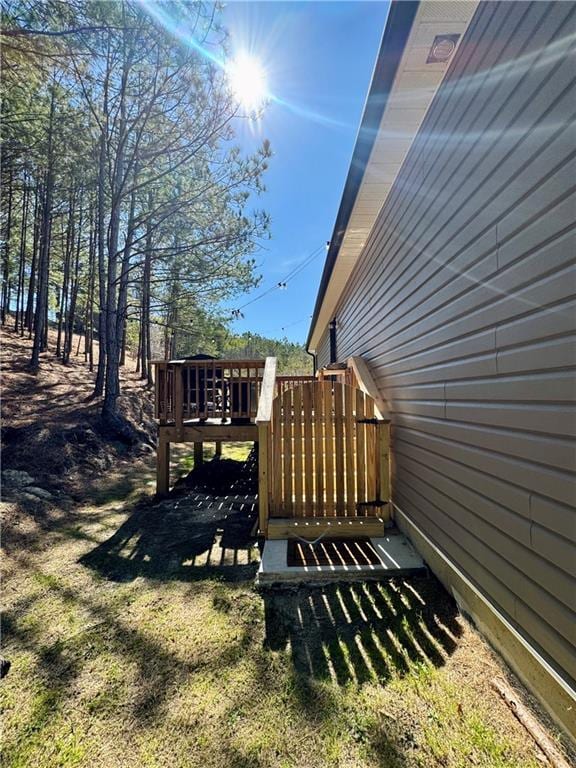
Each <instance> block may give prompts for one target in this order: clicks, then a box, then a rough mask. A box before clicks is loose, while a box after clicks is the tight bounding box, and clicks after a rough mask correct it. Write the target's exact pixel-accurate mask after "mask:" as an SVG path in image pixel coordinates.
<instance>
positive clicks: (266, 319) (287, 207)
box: [222, 1, 388, 342]
mask: <svg viewBox="0 0 576 768" xmlns="http://www.w3.org/2000/svg"><path fill="white" fill-rule="evenodd" d="M387 12H388V3H387V2H317V1H310V2H247V3H245V2H233V3H231V4H230V5H228V6H227V7H226V8H225V10H224V13H223V17H222V21H223V24H224V26H226V27H227V28H228V30H229V32H230V35H231V46H232V49H233V50H246V49H247V50H248V51H249V52H250V54H252V55H253V56H255V57H257V58H258V59H259V60H260V61H261V62H262V65H263V66H264V68H265V70H266V74H267V80H268V89H269V91H270V92H271V93H272V94H273V96H274V97H275V99H277V100H278V101H276V100H273V101H272V103H270V104H269V105H268V107H267V109H266V112H265V114H264V116H263V118H262V119H261V120H260V121H259V122H258V123H251V124H248V123H247V122H246V121H243V122H242V123H241V124H240V125H239V126H237V127H238V131H239V140H240V143H241V146H243V147H244V148H245V149H247V150H248V149H250V147H251V146H253V145H254V143H255V142H257V141H261V140H262V139H263V138H267V139H269V141H270V143H271V145H272V151H273V157H272V159H271V161H270V169H269V171H268V172H267V173H266V179H265V183H266V187H267V191H266V192H265V193H264V195H263V196H262V197H261V198H260V199H259V200H258V201H257V205H258V207H261V208H264V209H265V210H266V211H268V213H269V214H270V216H271V218H272V226H271V239H270V240H268V241H266V242H264V244H263V245H264V250H262V251H260V252H259V253H258V254H257V260H258V263H259V264H260V270H259V271H260V272H261V274H262V275H263V280H262V283H261V285H260V286H259V287H258V288H257V289H255V290H254V291H253V292H252V293H250V294H244V295H243V296H240V297H239V298H237V299H235V300H234V301H233V302H232V303H231V304H230V306H232V307H240V306H242V305H243V304H246V303H247V302H249V301H251V299H253V298H255V297H256V296H258V295H259V294H261V293H263V292H264V291H265V290H266V289H268V288H270V287H272V286H274V285H275V284H276V283H278V281H280V280H281V279H282V278H283V277H285V276H286V275H287V274H288V273H289V272H290V271H291V270H292V269H294V268H295V267H296V266H297V265H298V263H299V262H302V261H303V260H304V259H305V258H306V257H307V256H308V255H309V254H311V253H312V252H313V251H315V250H317V249H318V248H320V247H321V251H320V253H319V255H318V257H317V258H315V259H314V260H313V261H312V263H311V264H310V266H308V267H307V268H306V269H303V270H302V271H301V272H300V273H299V274H298V275H296V276H295V277H294V279H293V280H288V284H287V288H286V289H285V290H275V291H272V292H271V293H270V294H269V295H268V296H266V297H264V298H262V299H260V300H258V301H255V302H254V303H252V304H250V305H249V306H246V307H245V308H244V309H242V311H243V312H244V315H245V317H244V319H242V320H237V321H235V322H234V325H233V327H234V329H235V330H236V331H238V332H244V331H252V332H254V333H259V334H262V335H264V336H269V337H273V338H281V337H283V336H287V337H288V338H289V339H291V340H293V341H298V342H303V341H304V340H305V338H306V334H307V332H308V328H309V323H310V315H311V314H312V310H313V307H314V301H315V298H316V293H317V289H318V285H319V282H320V275H321V272H322V267H323V264H324V258H325V255H326V248H325V247H324V246H325V243H326V241H327V240H329V239H330V237H331V235H332V229H333V226H334V221H335V219H336V214H337V211H338V205H339V203H340V198H341V195H342V190H343V187H344V181H345V179H346V174H347V172H348V166H349V163H350V158H351V155H352V150H353V147H354V140H355V138H356V133H357V130H358V124H359V122H360V117H361V114H362V108H363V106H364V100H365V98H366V93H367V90H368V86H369V84H370V77H371V75H372V68H373V66H374V62H375V59H376V54H377V51H378V46H379V44H380V39H381V37H382V33H383V30H384V23H385V20H386V14H387ZM282 102H285V103H286V105H285V104H283V103H282Z"/></svg>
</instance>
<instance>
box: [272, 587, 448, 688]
mask: <svg viewBox="0 0 576 768" xmlns="http://www.w3.org/2000/svg"><path fill="white" fill-rule="evenodd" d="M263 599H264V611H265V621H266V640H265V642H266V645H267V647H269V648H270V649H271V650H281V649H285V648H287V647H288V645H289V646H290V650H291V656H292V663H293V665H294V670H295V672H296V673H297V674H298V675H299V676H303V677H304V678H315V679H319V680H333V681H334V682H337V683H338V684H340V685H345V684H346V683H349V682H356V683H358V684H362V683H365V682H368V681H373V680H379V681H380V682H384V683H385V682H387V681H388V680H390V679H391V678H393V677H397V676H404V675H406V674H407V673H408V672H409V670H410V668H411V667H412V666H413V665H414V664H432V665H434V666H436V667H438V666H442V665H443V664H444V663H445V661H446V658H447V656H449V655H450V654H451V653H453V652H454V650H455V649H456V646H457V641H458V637H459V636H460V635H461V633H462V628H461V625H460V624H459V622H458V620H457V608H456V604H455V602H454V600H453V599H452V598H451V597H450V596H449V595H448V594H447V592H446V591H445V590H444V589H443V588H442V586H441V585H440V584H439V582H437V581H436V580H435V579H434V578H429V577H418V578H413V579H410V580H396V581H387V582H359V583H352V584H338V585H328V586H323V587H320V586H317V587H308V588H306V587H301V588H299V589H298V590H296V591H295V590H280V589H274V590H270V591H267V592H264V593H263Z"/></svg>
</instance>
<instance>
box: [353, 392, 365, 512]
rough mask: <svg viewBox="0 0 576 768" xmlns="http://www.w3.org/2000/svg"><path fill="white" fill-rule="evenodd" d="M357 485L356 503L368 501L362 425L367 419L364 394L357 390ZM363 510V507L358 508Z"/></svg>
mask: <svg viewBox="0 0 576 768" xmlns="http://www.w3.org/2000/svg"><path fill="white" fill-rule="evenodd" d="M354 391H355V394H356V451H355V459H356V485H357V495H356V500H357V501H356V503H357V504H358V503H361V502H363V501H366V499H367V498H368V497H367V496H366V472H367V462H366V424H362V419H364V418H365V414H364V393H363V392H362V391H361V390H359V389H356V390H354ZM357 509H361V507H357Z"/></svg>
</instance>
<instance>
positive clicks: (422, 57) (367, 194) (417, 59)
mask: <svg viewBox="0 0 576 768" xmlns="http://www.w3.org/2000/svg"><path fill="white" fill-rule="evenodd" d="M477 6H478V2H473V1H472V0H470V1H469V0H460V1H459V2H458V0H456V1H451V2H447V1H445V0H423V1H422V2H421V3H420V5H419V7H418V11H417V13H416V17H415V19H414V22H413V24H412V28H411V31H410V35H409V37H408V41H407V43H406V46H405V48H404V52H403V54H402V57H401V59H400V63H399V65H398V69H397V71H396V76H395V78H394V82H393V85H392V89H391V91H390V95H389V97H388V100H387V103H386V108H385V110H384V113H383V115H382V119H381V121H380V126H379V128H378V135H377V136H376V139H375V141H374V145H373V147H372V151H371V153H370V157H369V160H368V163H367V165H366V169H365V171H364V174H363V178H362V183H361V185H360V189H359V190H358V194H357V195H356V200H355V203H354V207H353V209H352V213H351V215H350V219H349V221H348V225H347V227H346V232H345V233H344V236H343V238H342V242H341V244H340V248H339V251H338V256H337V259H336V262H335V264H334V268H333V270H332V274H331V276H330V281H329V283H328V286H327V288H326V292H325V294H324V299H323V302H322V307H321V309H320V312H319V314H318V318H317V321H316V324H315V326H314V329H313V332H312V335H311V337H310V344H309V347H308V348H309V349H310V350H312V351H315V350H316V349H317V347H318V343H319V341H320V338H321V336H322V334H323V333H324V330H325V329H326V326H327V325H328V323H329V322H330V320H331V319H332V317H333V316H334V311H335V309H336V305H337V303H338V300H339V298H340V296H341V294H342V291H343V290H344V287H345V286H346V283H347V282H348V280H349V278H350V275H351V273H352V270H353V269H354V266H355V265H356V262H357V261H358V258H359V256H360V254H361V252H362V248H363V247H364V244H365V243H366V241H367V240H368V236H369V235H370V232H371V230H372V227H373V226H374V222H375V221H376V218H377V217H378V214H379V212H380V209H381V208H382V206H383V205H384V203H385V202H386V199H387V197H388V195H389V194H390V190H391V189H392V186H393V184H394V181H395V180H396V177H397V176H398V173H399V171H400V168H401V167H402V163H403V162H404V159H405V158H406V155H407V154H408V151H409V149H410V147H411V146H412V143H413V141H414V139H415V137H416V135H417V133H418V131H419V129H420V126H421V125H422V121H423V120H424V118H425V116H426V113H427V111H428V108H429V107H430V104H431V103H432V100H433V98H434V96H435V94H436V91H437V90H438V88H439V86H440V84H441V82H442V80H443V79H444V75H445V74H446V71H447V69H448V67H449V65H450V62H451V61H452V59H453V58H454V53H452V55H451V56H450V58H449V59H448V61H446V62H441V63H426V60H427V59H428V57H429V55H430V51H431V49H432V45H433V42H434V39H435V37H436V36H437V35H460V37H459V38H458V41H457V44H456V49H457V47H458V46H459V44H460V42H461V40H462V37H463V35H464V33H465V32H466V29H467V28H468V25H469V24H470V21H471V20H472V17H473V16H474V13H475V11H476V8H477ZM456 49H455V50H456Z"/></svg>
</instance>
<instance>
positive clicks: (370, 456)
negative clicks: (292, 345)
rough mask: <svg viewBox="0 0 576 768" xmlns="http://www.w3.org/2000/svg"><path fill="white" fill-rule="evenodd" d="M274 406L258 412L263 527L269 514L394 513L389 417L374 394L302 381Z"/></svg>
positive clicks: (277, 399)
mask: <svg viewBox="0 0 576 768" xmlns="http://www.w3.org/2000/svg"><path fill="white" fill-rule="evenodd" d="M265 379H266V374H265ZM264 386H265V385H263V391H264ZM272 391H274V390H272ZM269 406H270V407H269V411H268V418H266V415H267V413H266V408H265V407H263V409H262V413H261V412H260V410H259V418H258V419H257V421H258V423H259V441H260V505H261V528H263V529H265V527H266V525H267V517H268V516H270V517H282V518H295V517H330V516H337V517H359V516H370V515H374V516H376V515H377V516H380V517H384V518H386V517H388V509H387V503H388V500H389V493H390V489H389V423H388V422H387V421H386V420H384V419H382V418H380V417H379V415H378V412H377V409H376V408H375V403H374V399H373V398H372V397H371V396H370V395H369V394H367V393H365V392H363V391H361V390H360V389H357V388H355V387H351V386H348V385H347V384H342V383H340V382H334V381H314V382H303V383H301V384H299V385H296V386H292V387H289V388H286V389H284V391H283V392H282V393H281V394H280V395H278V396H276V397H275V398H273V400H271V402H270V403H269ZM260 416H261V418H260Z"/></svg>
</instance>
